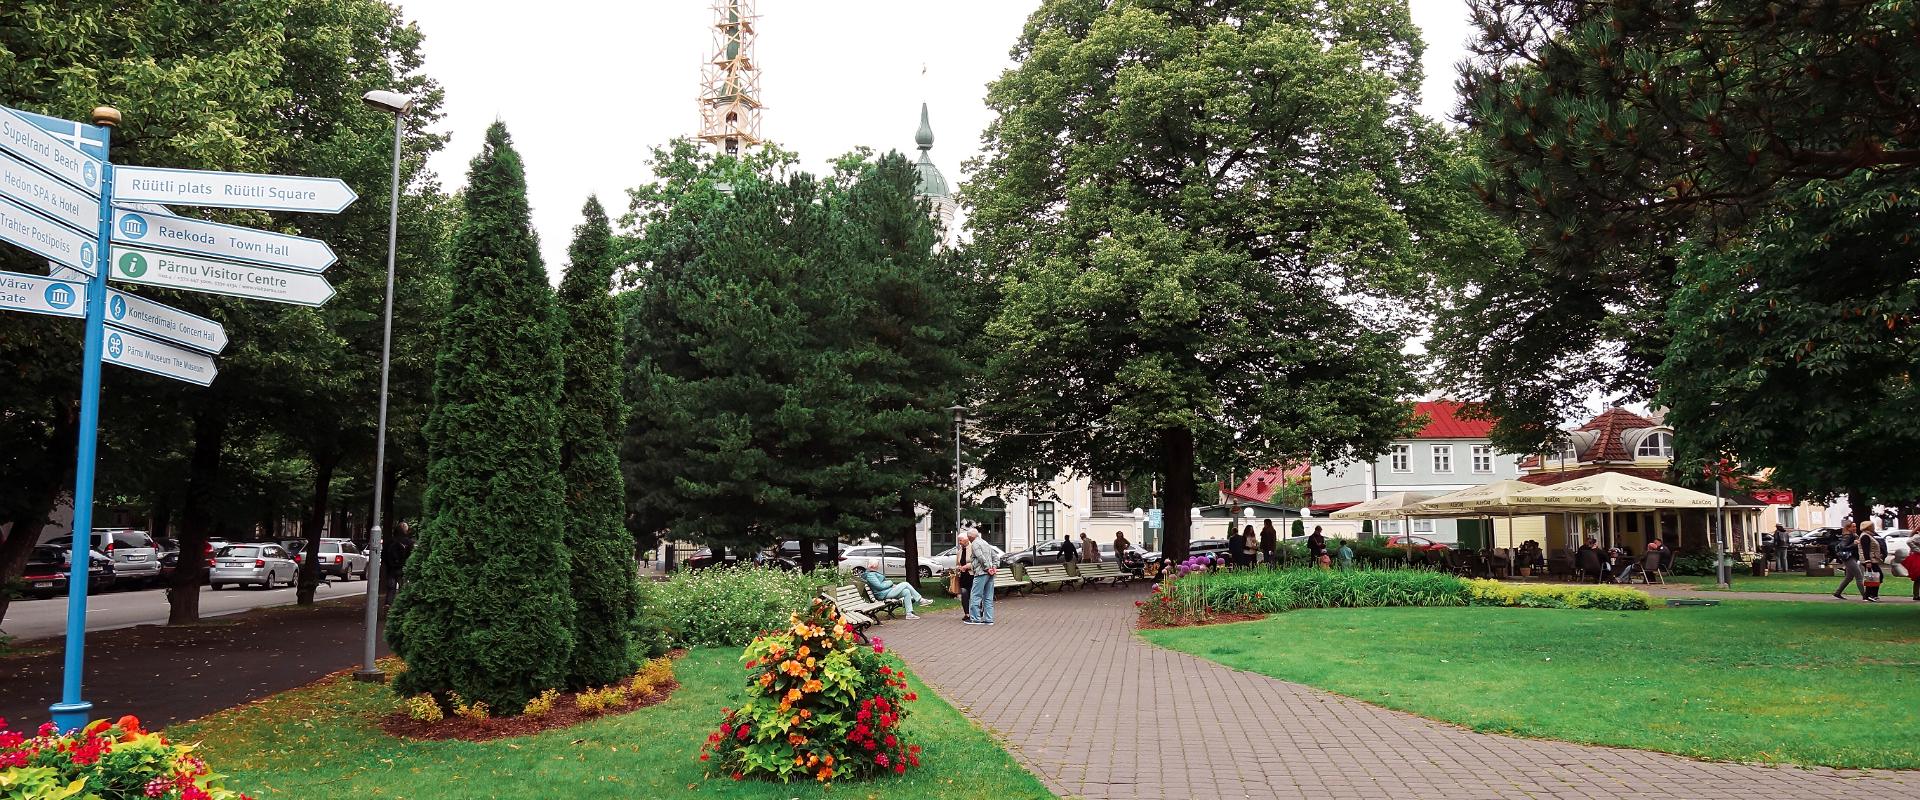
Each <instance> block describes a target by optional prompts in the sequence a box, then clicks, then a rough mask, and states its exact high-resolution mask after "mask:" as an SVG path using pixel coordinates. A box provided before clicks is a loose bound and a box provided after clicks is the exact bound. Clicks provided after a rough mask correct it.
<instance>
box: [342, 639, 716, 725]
mask: <svg viewBox="0 0 1920 800" xmlns="http://www.w3.org/2000/svg"><path fill="white" fill-rule="evenodd" d="M686 654H687V651H685V650H675V651H673V652H671V653H668V654H667V655H668V656H669V657H670V658H673V659H675V660H678V659H679V658H680V657H681V656H684V655H686ZM678 688H680V682H679V681H678V680H670V681H667V682H666V683H664V684H661V685H659V686H656V687H655V688H654V690H653V691H651V692H647V693H645V694H640V695H635V696H633V697H630V698H628V700H627V704H626V705H625V706H622V707H618V708H613V709H609V710H605V711H583V710H581V709H580V707H579V706H578V705H575V704H574V698H575V697H577V696H578V695H579V693H578V692H565V693H562V694H561V695H560V699H559V701H558V702H556V703H554V704H553V710H552V711H548V712H547V713H545V714H541V715H540V716H537V717H529V716H525V715H520V716H513V717H487V718H485V719H467V718H465V717H458V716H454V715H452V714H449V715H447V717H446V718H445V719H442V720H438V721H434V722H424V721H421V720H417V719H414V718H413V717H410V716H408V715H407V712H406V709H404V708H402V709H401V710H398V711H395V712H393V713H391V714H388V715H386V716H384V717H381V718H380V729H381V730H383V731H386V732H387V733H388V734H389V735H392V736H398V737H401V738H406V739H423V740H428V741H445V740H448V739H459V740H462V741H467V742H485V741H490V740H493V739H507V738H511V737H515V736H532V735H534V734H536V733H544V732H546V731H550V730H556V729H559V728H566V727H571V726H574V725H579V724H581V723H583V722H592V721H593V720H596V719H602V718H605V717H612V716H618V715H620V714H626V713H630V712H633V711H638V710H640V709H642V708H646V707H647V706H651V705H656V704H658V703H662V702H665V701H666V699H667V698H668V697H669V696H671V695H672V694H673V690H675V689H678Z"/></svg>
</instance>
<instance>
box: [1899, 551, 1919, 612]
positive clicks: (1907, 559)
mask: <svg viewBox="0 0 1920 800" xmlns="http://www.w3.org/2000/svg"><path fill="white" fill-rule="evenodd" d="M1899 555H1900V566H1902V567H1905V568H1906V570H1907V579H1908V580H1911V581H1913V601H1914V602H1916V603H1920V548H1909V549H1907V550H1905V551H1903V552H1901V553H1900V554H1899Z"/></svg>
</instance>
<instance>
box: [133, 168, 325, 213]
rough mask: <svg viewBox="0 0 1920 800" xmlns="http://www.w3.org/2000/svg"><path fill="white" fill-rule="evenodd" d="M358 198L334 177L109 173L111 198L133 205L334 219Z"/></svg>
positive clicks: (149, 170) (161, 171)
mask: <svg viewBox="0 0 1920 800" xmlns="http://www.w3.org/2000/svg"><path fill="white" fill-rule="evenodd" d="M358 197H359V195H356V194H354V193H353V190H352V189H350V188H348V187H347V184H346V183H345V182H344V181H341V180H340V179H338V178H307V177H302V176H298V175H250V174H247V173H244V172H207V171H205V170H197V169H161V168H158V167H116V168H115V171H114V174H113V199H115V200H125V201H128V202H135V203H139V202H148V203H179V204H181V205H189V206H213V207H215V208H257V209H261V210H263V211H317V212H320V213H322V214H337V213H339V212H340V210H341V209H343V208H346V207H347V205H348V204H350V203H352V202H353V201H354V200H355V199H356V198H358Z"/></svg>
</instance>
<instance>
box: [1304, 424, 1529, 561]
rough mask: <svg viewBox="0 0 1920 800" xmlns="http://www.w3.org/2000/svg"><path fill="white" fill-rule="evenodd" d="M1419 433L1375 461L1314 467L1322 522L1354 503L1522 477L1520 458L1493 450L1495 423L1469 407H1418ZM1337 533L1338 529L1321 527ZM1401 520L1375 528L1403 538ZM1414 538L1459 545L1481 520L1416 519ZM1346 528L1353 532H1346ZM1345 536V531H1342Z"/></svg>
mask: <svg viewBox="0 0 1920 800" xmlns="http://www.w3.org/2000/svg"><path fill="white" fill-rule="evenodd" d="M1413 410H1414V415H1415V416H1416V417H1417V418H1418V419H1419V420H1420V428H1419V429H1418V430H1416V431H1415V432H1414V433H1413V435H1411V436H1408V437H1405V438H1401V439H1395V440H1394V441H1393V443H1392V444H1391V445H1390V446H1389V447H1388V448H1387V452H1385V453H1382V454H1381V455H1380V456H1379V457H1377V458H1375V459H1373V460H1371V461H1358V462H1351V463H1346V464H1325V465H1322V464H1315V465H1314V466H1313V472H1312V480H1313V506H1312V508H1313V511H1314V514H1315V516H1322V515H1325V514H1326V513H1330V512H1332V511H1337V510H1339V509H1341V508H1345V507H1347V506H1349V505H1352V504H1354V503H1364V502H1366V501H1368V500H1372V499H1374V498H1377V497H1380V496H1382V495H1387V494H1392V493H1394V492H1417V493H1424V494H1429V495H1433V496H1438V495H1441V494H1445V493H1447V492H1453V491H1458V490H1461V489H1468V488H1472V487H1474V486H1479V485H1481V484H1486V483H1491V482H1493V481H1497V480H1502V479H1508V478H1518V477H1520V467H1519V461H1520V457H1519V456H1517V455H1515V454H1512V453H1503V452H1500V451H1499V450H1498V449H1496V448H1495V447H1494V446H1493V438H1492V436H1491V433H1492V430H1493V421H1492V420H1487V419H1477V418H1474V417H1472V416H1471V415H1470V414H1466V413H1464V412H1467V411H1469V410H1470V406H1469V405H1468V404H1466V403H1462V402H1459V401H1456V400H1427V401H1422V402H1419V403H1415V404H1414V409H1413ZM1320 524H1322V525H1326V526H1328V528H1329V532H1333V530H1332V529H1333V526H1334V525H1336V524H1337V523H1331V522H1329V523H1320ZM1402 524H1403V523H1402V522H1400V521H1398V520H1391V521H1386V522H1380V523H1376V524H1375V525H1376V528H1375V530H1376V531H1377V532H1379V533H1382V534H1395V533H1401V532H1402V531H1400V526H1401V525H1402ZM1411 524H1412V526H1413V527H1412V531H1411V533H1412V534H1413V535H1415V536H1424V537H1428V538H1431V539H1433V540H1434V541H1438V542H1446V543H1449V544H1451V543H1456V542H1459V541H1460V535H1461V533H1462V532H1463V528H1472V529H1473V530H1469V531H1466V532H1467V533H1469V534H1472V533H1475V532H1478V530H1479V529H1478V528H1477V527H1476V526H1480V525H1483V524H1484V523H1482V522H1480V521H1478V520H1472V519H1468V520H1452V519H1416V520H1413V521H1412V522H1411ZM1343 527H1351V526H1350V525H1349V526H1343ZM1342 532H1343V533H1344V531H1342Z"/></svg>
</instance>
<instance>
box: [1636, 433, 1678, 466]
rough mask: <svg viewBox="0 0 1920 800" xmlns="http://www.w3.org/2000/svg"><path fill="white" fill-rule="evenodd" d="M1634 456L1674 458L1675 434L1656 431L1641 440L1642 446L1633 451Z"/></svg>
mask: <svg viewBox="0 0 1920 800" xmlns="http://www.w3.org/2000/svg"><path fill="white" fill-rule="evenodd" d="M1633 456H1634V458H1664V459H1669V460H1671V459H1672V458H1673V434H1671V433H1664V432H1659V431H1655V432H1653V433H1649V434H1647V437H1646V438H1644V439H1641V440H1640V446H1639V447H1638V448H1636V449H1635V450H1634V452H1633Z"/></svg>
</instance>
